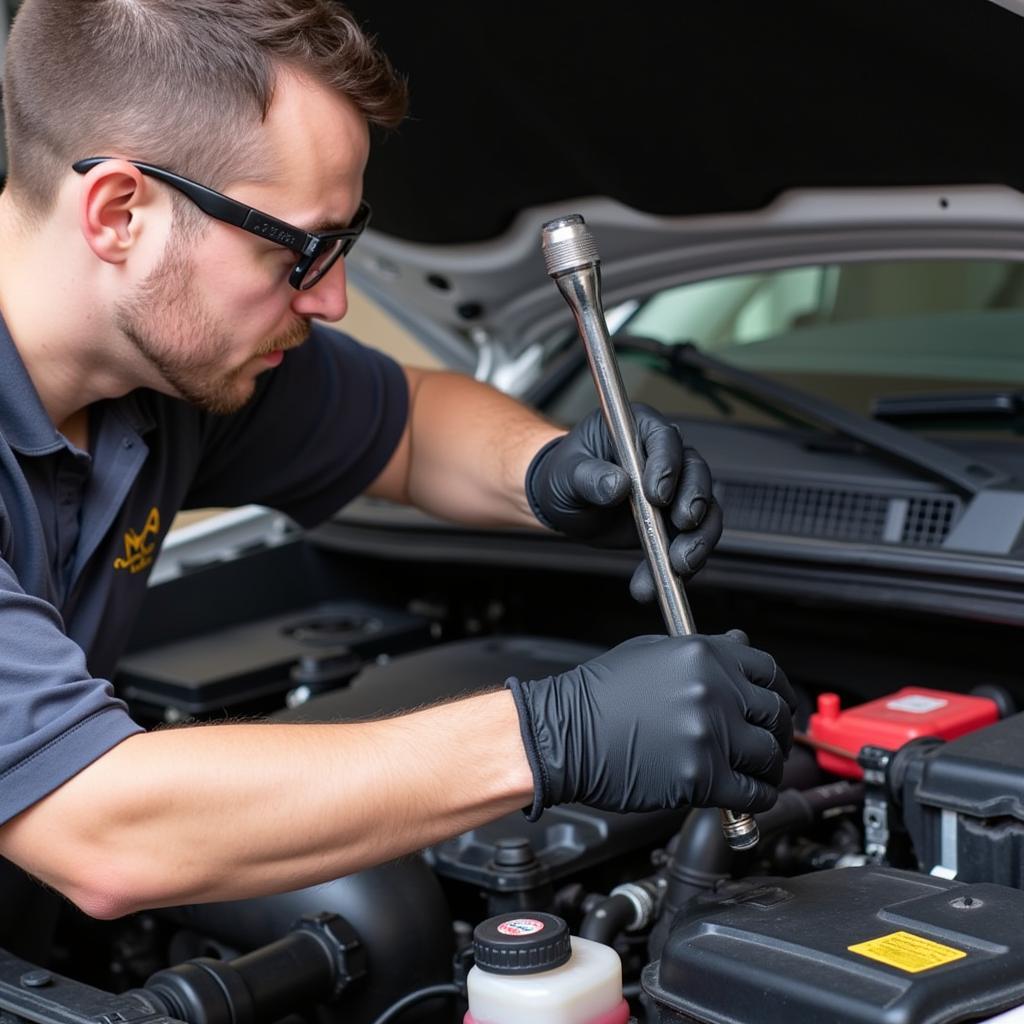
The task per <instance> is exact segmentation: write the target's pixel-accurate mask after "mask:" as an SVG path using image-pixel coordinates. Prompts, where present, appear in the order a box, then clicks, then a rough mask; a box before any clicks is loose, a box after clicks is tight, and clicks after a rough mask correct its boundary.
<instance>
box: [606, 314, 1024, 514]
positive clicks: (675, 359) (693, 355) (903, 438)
mask: <svg viewBox="0 0 1024 1024" xmlns="http://www.w3.org/2000/svg"><path fill="white" fill-rule="evenodd" d="M612 341H613V342H614V343H615V346H616V348H619V349H622V350H623V351H634V352H646V353H649V354H651V355H656V356H658V357H660V358H661V359H664V360H665V361H666V363H667V364H668V365H669V367H671V368H674V369H678V370H682V371H683V372H684V373H693V372H694V371H696V372H698V373H700V374H702V375H703V376H706V377H708V378H711V379H713V380H718V381H722V382H723V383H728V384H731V385H733V386H735V387H736V388H737V390H741V391H746V392H749V393H750V394H751V395H754V396H756V397H757V398H759V399H762V400H767V401H769V402H771V403H773V404H775V405H779V406H781V407H782V408H784V409H787V410H789V411H790V412H794V413H797V414H798V415H799V416H801V417H803V418H805V419H808V420H812V421H814V422H815V423H818V424H820V425H822V426H825V427H828V428H830V429H832V430H834V431H836V432H837V433H839V434H842V435H844V436H846V437H849V438H852V439H853V440H855V441H860V442H861V443H862V444H865V445H867V446H868V447H869V448H873V449H874V450H875V451H877V452H881V453H883V454H885V455H889V456H891V457H892V458H894V459H898V460H899V461H901V462H904V463H907V464H908V465H910V466H913V467H914V468H915V469H918V470H921V471H924V472H925V473H928V474H930V475H931V476H934V477H937V478H938V479H940V480H944V481H945V482H946V483H948V484H952V485H953V486H954V487H955V488H956V489H957V490H958V491H960V492H961V493H962V494H965V495H974V494H977V493H978V492H979V491H981V490H984V489H985V488H988V487H995V486H997V485H999V484H1003V483H1006V482H1007V481H1008V480H1009V479H1010V478H1009V475H1008V474H1007V473H1004V472H1003V471H1002V470H999V469H996V468H995V467H994V466H990V465H988V464H987V463H984V462H979V461H977V460H976V459H971V458H966V457H965V456H962V455H961V454H960V453H959V452H956V451H954V450H953V449H951V448H945V447H943V446H942V445H938V444H934V443H933V442H931V441H927V440H925V439H924V438H921V437H916V436H915V435H914V434H909V433H907V432H906V431H904V430H900V429H898V428H897V427H890V426H889V425H888V424H885V423H879V422H878V421H877V420H873V419H870V418H869V417H867V416H861V415H860V414H859V413H855V412H851V411H850V410H848V409H844V408H843V407H842V406H840V405H836V404H835V402H830V401H828V399H825V398H819V397H818V396H816V395H812V394H809V393H808V392H806V391H801V390H800V389H798V388H792V387H789V386H788V385H786V384H782V383H780V382H779V381H776V380H772V379H771V378H769V377H765V376H762V375H761V374H757V373H750V372H748V371H747V370H741V369H739V368H738V367H736V366H733V365H732V364H731V363H726V362H723V361H722V360H721V359H716V358H715V357H714V356H709V355H707V354H706V353H704V352H701V351H700V349H698V348H697V346H696V345H694V344H693V343H692V342H682V343H680V344H676V345H668V344H665V343H664V342H661V341H657V340H655V339H653V338H640V337H636V336H633V335H624V334H619V335H614V336H613V337H612Z"/></svg>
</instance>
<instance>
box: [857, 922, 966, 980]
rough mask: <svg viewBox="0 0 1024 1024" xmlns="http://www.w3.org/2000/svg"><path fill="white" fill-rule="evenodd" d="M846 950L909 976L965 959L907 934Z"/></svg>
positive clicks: (959, 953)
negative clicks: (906, 973) (904, 972)
mask: <svg viewBox="0 0 1024 1024" xmlns="http://www.w3.org/2000/svg"><path fill="white" fill-rule="evenodd" d="M846 948H847V949H848V950H849V951H850V952H851V953H858V954H859V955H860V956H866V957H870V958H871V959H872V960H878V961H879V962H880V963H883V964H888V965H889V966H890V967H898V968H899V969H900V970H901V971H907V972H909V973H910V974H917V973H918V972H920V971H930V970H931V969H932V968H933V967H941V966H942V965H943V964H951V963H952V962H953V961H954V960H961V959H963V957H965V956H967V954H966V953H965V952H964V951H963V950H962V949H954V948H953V947H952V946H943V945H942V944H941V943H939V942H932V940H931V939H923V938H921V936H920V935H912V934H911V933H910V932H892V933H891V934H890V935H882V936H881V937H879V938H877V939H871V941H870V942H858V943H857V945H856V946H847V947H846Z"/></svg>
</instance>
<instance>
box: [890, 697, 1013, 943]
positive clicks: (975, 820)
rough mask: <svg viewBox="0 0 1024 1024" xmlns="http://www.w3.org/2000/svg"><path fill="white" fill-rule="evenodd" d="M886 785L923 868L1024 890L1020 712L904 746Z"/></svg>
mask: <svg viewBox="0 0 1024 1024" xmlns="http://www.w3.org/2000/svg"><path fill="white" fill-rule="evenodd" d="M890 785H891V787H892V789H893V790H894V794H895V795H896V797H897V798H898V800H899V802H900V805H901V806H900V814H901V817H902V819H903V824H904V827H905V828H906V830H907V832H908V833H909V835H910V838H911V842H912V843H913V847H914V854H915V856H916V857H917V860H918V863H919V865H920V867H921V870H922V871H927V872H934V873H935V874H938V875H941V876H943V877H946V878H956V879H957V880H959V881H962V882H998V883H999V884H1000V885H1012V886H1014V887H1016V888H1018V889H1020V888H1024V714H1018V715H1012V716H1011V717H1009V718H1005V719H1003V721H1001V722H997V723H996V724H995V725H990V726H987V727H986V728H984V729H979V730H978V731H977V732H972V733H968V734H967V735H966V736H961V737H960V738H959V739H955V740H951V741H950V742H948V743H937V742H935V741H932V742H928V741H921V742H920V743H917V744H913V745H911V746H909V747H906V748H904V749H903V750H901V751H900V752H899V754H898V755H897V757H896V758H895V759H894V760H893V767H892V774H891V777H890ZM1022 927H1024V926H1022Z"/></svg>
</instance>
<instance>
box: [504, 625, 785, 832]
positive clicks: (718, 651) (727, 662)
mask: <svg viewBox="0 0 1024 1024" xmlns="http://www.w3.org/2000/svg"><path fill="white" fill-rule="evenodd" d="M505 685H506V686H507V687H508V688H509V689H510V690H511V691H512V696H513V697H514V699H515V703H516V709H517V710H518V712H519V726H520V731H521V733H522V737H523V744H524V746H525V748H526V754H527V758H528V759H529V762H530V768H531V769H532V771H533V778H534V800H533V806H532V807H531V808H530V810H529V812H528V817H529V818H530V820H531V821H536V820H537V818H538V817H539V816H540V813H541V810H542V809H543V808H545V807H551V806H553V805H554V804H562V803H582V804H587V805H589V806H591V807H598V808H601V809H603V810H606V811H649V810H656V809H659V808H670V807H682V806H684V805H686V804H690V805H693V806H695V807H704V806H712V807H724V808H727V809H728V810H733V811H763V810H766V809H767V808H769V807H771V806H772V804H774V803H775V799H776V797H777V796H778V790H777V787H778V785H779V782H780V781H781V779H782V764H783V761H784V759H785V758H786V756H787V755H788V754H789V751H790V747H791V746H792V742H793V721H792V712H793V711H794V710H795V708H796V699H795V697H794V694H793V690H792V688H791V687H790V685H789V681H788V680H787V679H786V676H785V674H784V673H783V672H782V670H781V669H780V668H778V666H777V665H776V664H775V659H774V658H772V656H771V655H770V654H765V653H764V652H763V651H758V650H755V649H754V648H752V647H749V646H748V645H747V643H746V637H744V636H743V634H742V633H740V632H739V631H734V632H732V633H728V634H725V635H724V636H687V637H664V636H641V637H636V638H634V639H632V640H628V641H626V642H625V643H624V644H620V645H619V646H618V647H615V648H614V649H612V650H610V651H608V652H607V653H605V654H602V655H600V656H599V657H597V658H594V659H593V660H591V661H588V662H586V663H584V664H583V665H580V666H579V667H578V668H574V669H570V670H569V671H568V672H563V673H561V674H560V675H556V676H548V677H546V678H544V679H537V680H534V681H533V682H525V683H524V682H520V681H519V680H518V679H516V678H515V677H512V678H510V679H509V680H507V682H506V684H505Z"/></svg>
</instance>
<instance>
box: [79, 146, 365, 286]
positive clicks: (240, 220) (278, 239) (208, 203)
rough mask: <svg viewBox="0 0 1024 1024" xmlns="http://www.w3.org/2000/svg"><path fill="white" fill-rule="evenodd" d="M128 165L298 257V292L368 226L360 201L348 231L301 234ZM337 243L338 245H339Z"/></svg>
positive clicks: (191, 184)
mask: <svg viewBox="0 0 1024 1024" xmlns="http://www.w3.org/2000/svg"><path fill="white" fill-rule="evenodd" d="M115 159H118V158H117V157H111V156H91V157H87V158H86V159H85V160H76V161H75V163H73V164H72V165H71V166H72V168H73V169H74V170H75V171H77V172H78V173H79V174H85V173H86V172H88V171H91V170H92V169H93V168H94V167H96V166H98V165H99V164H102V163H105V162H106V161H107V160H115ZM127 162H128V163H130V164H131V165H132V166H133V167H137V168H138V169H139V170H140V171H142V173H143V174H146V175H148V176H149V177H151V178H155V179H156V180H157V181H162V182H163V183H164V184H165V185H170V186H171V188H174V189H177V190H178V191H179V192H181V193H182V194H183V195H184V196H186V197H187V198H188V199H190V200H191V201H192V202H193V203H195V204H196V206H198V207H199V209H200V210H202V211H203V213H205V214H207V216H210V217H213V219H214V220H219V221H223V222H224V223H225V224H231V225H233V226H234V227H236V228H241V229H242V230H243V231H248V232H250V233H251V234H253V235H257V236H259V237H260V238H265V239H267V240H268V241H270V242H273V243H274V244H275V245H280V246H283V247H284V248H286V249H291V251H292V252H294V253H297V254H298V256H299V260H298V262H297V263H296V264H295V266H294V267H293V268H292V271H291V273H290V274H289V275H288V283H289V284H290V285H291V286H292V287H293V288H295V289H297V290H299V291H306V290H307V289H309V288H312V287H313V285H315V284H316V283H317V281H319V280H321V279H322V278H323V276H324V275H325V274H326V273H327V271H328V270H330V269H331V267H333V266H334V264H335V263H336V262H337V261H338V259H339V258H340V257H342V256H347V255H348V254H349V253H350V252H351V251H352V246H354V245H355V244H356V242H357V241H358V240H359V236H360V235H361V234H362V233H363V231H364V229H365V228H366V225H367V224H368V223H369V222H370V215H371V212H372V211H371V209H370V204H369V203H368V202H366V200H362V201H361V202H360V203H359V209H358V210H357V211H356V215H355V216H354V217H353V218H352V223H351V224H350V225H349V226H348V227H347V228H339V229H338V230H336V231H320V232H311V231H304V230H303V229H302V228H297V227H295V225H294V224H289V223H288V222H287V221H283V220H278V219H277V218H276V217H271V216H270V214H268V213H263V212H262V211H260V210H257V209H255V208H254V207H252V206H246V205H245V203H240V202H238V201H237V200H235V199H231V198H229V197H228V196H226V195H223V194H222V193H220V192H217V191H216V190H215V189H212V188H207V187H206V186H205V185H200V184H199V182H197V181H192V180H191V179H190V178H183V177H182V176H181V175H180V174H175V173H174V172H173V171H168V170H165V169H164V168H163V167H157V166H156V165H154V164H147V163H142V162H141V161H139V160H128V161H127ZM339 242H340V244H338V243H339ZM331 246H337V248H336V251H334V252H330V247H331ZM325 253H327V254H328V255H327V256H326V257H325V262H324V263H323V264H322V265H321V266H320V267H318V268H317V270H318V273H317V275H316V277H314V278H313V279H312V280H310V281H306V280H305V278H306V275H307V274H308V273H309V270H310V268H311V267H312V266H313V264H314V263H315V262H316V261H317V259H318V258H319V257H321V256H323V255H324V254H325Z"/></svg>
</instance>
